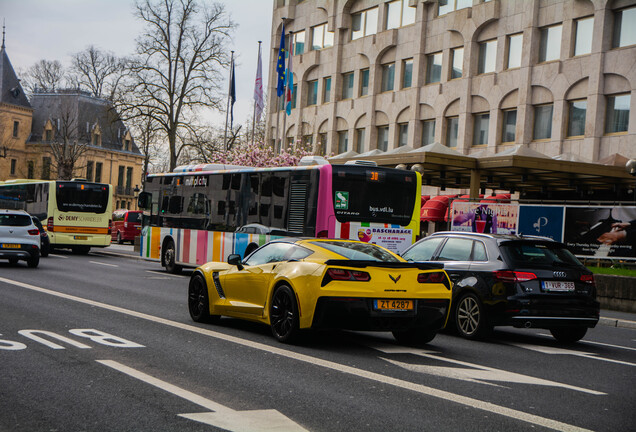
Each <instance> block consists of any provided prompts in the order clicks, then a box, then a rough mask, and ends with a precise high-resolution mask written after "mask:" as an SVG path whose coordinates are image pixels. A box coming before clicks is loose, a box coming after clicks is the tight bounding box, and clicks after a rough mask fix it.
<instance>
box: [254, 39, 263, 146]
mask: <svg viewBox="0 0 636 432" xmlns="http://www.w3.org/2000/svg"><path fill="white" fill-rule="evenodd" d="M261 42H262V41H258V59H259V60H260V58H261ZM256 67H257V69H258V65H256ZM257 75H258V71H257ZM256 78H257V79H258V76H257V77H256ZM261 88H262V84H261ZM255 131H256V100H255V101H254V114H253V115H252V145H254V139H255V134H256V132H255Z"/></svg>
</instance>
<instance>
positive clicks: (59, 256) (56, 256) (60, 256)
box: [49, 253, 69, 259]
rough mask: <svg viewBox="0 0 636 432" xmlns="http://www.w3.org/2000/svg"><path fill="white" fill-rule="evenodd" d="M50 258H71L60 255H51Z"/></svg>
mask: <svg viewBox="0 0 636 432" xmlns="http://www.w3.org/2000/svg"><path fill="white" fill-rule="evenodd" d="M49 256H50V257H54V258H64V259H68V258H69V257H67V256H65V255H58V254H52V253H50V254H49Z"/></svg>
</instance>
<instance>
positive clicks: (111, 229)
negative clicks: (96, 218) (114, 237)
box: [108, 219, 113, 235]
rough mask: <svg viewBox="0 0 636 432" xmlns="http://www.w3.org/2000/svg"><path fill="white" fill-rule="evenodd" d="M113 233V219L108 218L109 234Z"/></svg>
mask: <svg viewBox="0 0 636 432" xmlns="http://www.w3.org/2000/svg"><path fill="white" fill-rule="evenodd" d="M112 233H113V221H112V220H111V219H109V220H108V235H111V234H112Z"/></svg>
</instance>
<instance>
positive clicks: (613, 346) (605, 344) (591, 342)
mask: <svg viewBox="0 0 636 432" xmlns="http://www.w3.org/2000/svg"><path fill="white" fill-rule="evenodd" d="M538 335H539V336H545V337H549V338H552V335H549V334H545V333H538ZM634 342H636V339H634ZM581 343H583V344H592V345H600V346H606V347H610V348H620V349H625V350H630V351H636V348H632V347H626V346H622V345H613V344H608V343H603V342H594V341H589V340H581Z"/></svg>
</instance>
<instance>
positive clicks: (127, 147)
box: [124, 139, 132, 151]
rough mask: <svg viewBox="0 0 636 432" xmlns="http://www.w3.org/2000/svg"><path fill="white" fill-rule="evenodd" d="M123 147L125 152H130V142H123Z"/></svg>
mask: <svg viewBox="0 0 636 432" xmlns="http://www.w3.org/2000/svg"><path fill="white" fill-rule="evenodd" d="M124 146H125V150H126V151H130V150H132V148H131V147H130V140H128V139H127V140H125V141H124Z"/></svg>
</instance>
